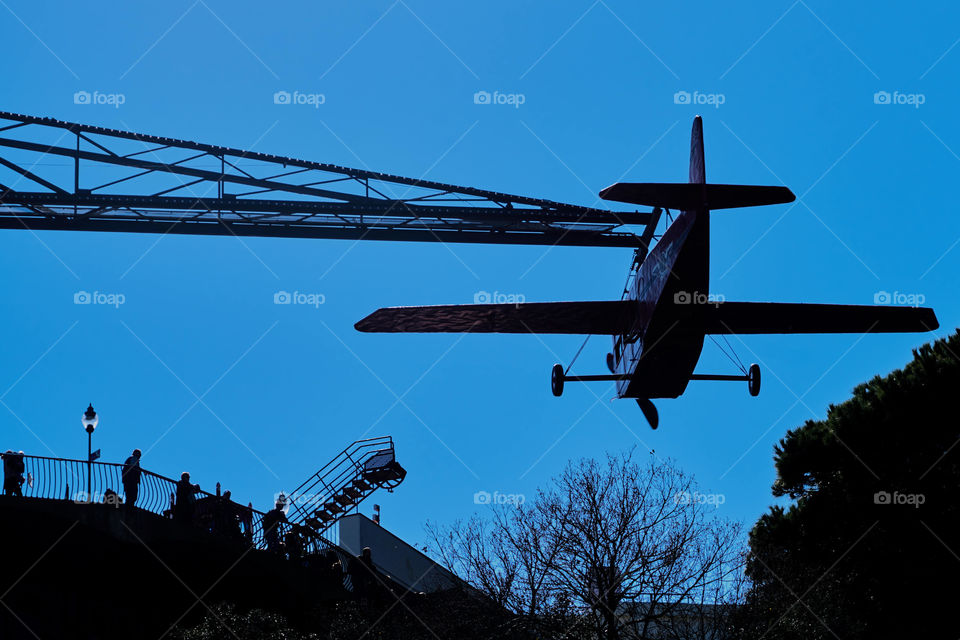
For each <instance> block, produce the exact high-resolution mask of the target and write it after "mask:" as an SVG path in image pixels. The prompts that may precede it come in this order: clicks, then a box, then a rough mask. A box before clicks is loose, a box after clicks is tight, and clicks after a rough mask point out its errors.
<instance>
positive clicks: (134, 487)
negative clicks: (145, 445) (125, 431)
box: [120, 449, 142, 507]
mask: <svg viewBox="0 0 960 640" xmlns="http://www.w3.org/2000/svg"><path fill="white" fill-rule="evenodd" d="M141 455H142V453H141V452H140V449H134V450H133V453H132V454H131V455H130V457H129V458H127V459H126V461H125V462H124V463H123V471H121V472H120V479H121V480H122V481H123V495H124V497H125V498H126V500H125V501H124V502H126V504H127V506H130V507H132V506H133V505H134V504H135V503H136V502H137V495H138V494H139V493H140V456H141Z"/></svg>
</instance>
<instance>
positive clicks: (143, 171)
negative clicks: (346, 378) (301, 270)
mask: <svg viewBox="0 0 960 640" xmlns="http://www.w3.org/2000/svg"><path fill="white" fill-rule="evenodd" d="M51 139H52V140H53V142H52V143H51ZM65 139H66V140H67V141H68V143H67V144H63V142H64V140H65ZM70 142H72V143H73V144H69V143H70ZM58 159H59V164H58V162H57V160H58ZM64 159H66V160H64ZM21 183H26V184H27V185H28V189H29V190H28V189H18V188H16V187H17V186H19V185H20V184H21ZM6 185H10V186H6ZM658 217H659V216H657V215H655V214H654V213H653V212H638V211H633V212H616V211H610V210H606V209H596V208H592V207H582V206H577V205H570V204H564V203H560V202H555V201H552V200H544V199H540V198H530V197H525V196H517V195H511V194H506V193H500V192H495V191H487V190H483V189H476V188H473V187H461V186H456V185H451V184H446V183H442V182H435V181H431V180H420V179H414V178H404V177H402V176H396V175H391V174H386V173H378V172H375V171H368V170H363V169H351V168H348V167H341V166H338V165H333V164H326V163H320V162H311V161H307V160H299V159H296V158H288V157H283V156H277V155H272V154H265V153H258V152H252V151H244V150H240V149H232V148H228V147H221V146H216V145H207V144H201V143H198V142H191V141H186V140H178V139H175V138H166V137H159V136H150V135H144V134H139V133H133V132H129V131H121V130H117V129H106V128H103V127H94V126H89V125H83V124H78V123H74V122H64V121H60V120H55V119H52V118H42V117H37V116H29V115H22V114H15V113H9V112H2V111H0V228H6V229H19V228H26V229H33V230H46V229H49V230H54V229H55V230H77V231H114V232H133V233H187V234H199V235H237V236H265V237H295V238H342V239H354V240H360V239H364V240H401V241H423V242H430V241H434V242H436V241H439V242H470V243H495V244H530V245H569V246H603V247H630V248H639V249H640V251H641V253H645V249H646V247H647V245H648V244H649V242H650V241H651V240H652V238H653V231H654V229H655V227H656V224H657V219H658ZM635 231H640V232H641V234H640V235H638V234H637V233H635Z"/></svg>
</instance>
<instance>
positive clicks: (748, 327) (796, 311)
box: [703, 302, 940, 335]
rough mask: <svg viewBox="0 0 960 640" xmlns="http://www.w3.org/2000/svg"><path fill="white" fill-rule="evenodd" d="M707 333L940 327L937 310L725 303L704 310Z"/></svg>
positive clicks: (866, 330) (896, 331)
mask: <svg viewBox="0 0 960 640" xmlns="http://www.w3.org/2000/svg"><path fill="white" fill-rule="evenodd" d="M703 319H704V320H703V322H704V324H703V330H704V333H707V334H715V335H716V334H751V333H753V334H760V333H901V332H903V333H907V332H913V331H932V330H934V329H936V328H937V327H939V326H940V324H939V322H937V317H936V315H934V313H933V309H929V308H926V307H885V306H879V305H852V304H803V303H780V302H721V303H718V304H715V305H705V306H704V307H703Z"/></svg>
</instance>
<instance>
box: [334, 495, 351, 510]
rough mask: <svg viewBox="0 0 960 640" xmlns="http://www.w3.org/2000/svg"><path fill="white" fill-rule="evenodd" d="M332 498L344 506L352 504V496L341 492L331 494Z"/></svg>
mask: <svg viewBox="0 0 960 640" xmlns="http://www.w3.org/2000/svg"><path fill="white" fill-rule="evenodd" d="M333 499H334V500H335V501H337V502H338V503H340V504H342V505H343V506H345V507H349V506H350V505H352V504H353V498H351V497H350V496H348V495H345V494H343V493H338V494H337V495H335V496H333Z"/></svg>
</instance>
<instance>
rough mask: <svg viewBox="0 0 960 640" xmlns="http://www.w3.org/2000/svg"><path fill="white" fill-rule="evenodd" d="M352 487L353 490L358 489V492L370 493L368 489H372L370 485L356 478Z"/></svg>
mask: <svg viewBox="0 0 960 640" xmlns="http://www.w3.org/2000/svg"><path fill="white" fill-rule="evenodd" d="M353 486H354V488H355V489H358V490H360V491H370V489H372V488H373V486H372V485H370V484H368V483H367V482H366V481H364V480H362V479H360V478H357V479H356V480H354V481H353Z"/></svg>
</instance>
